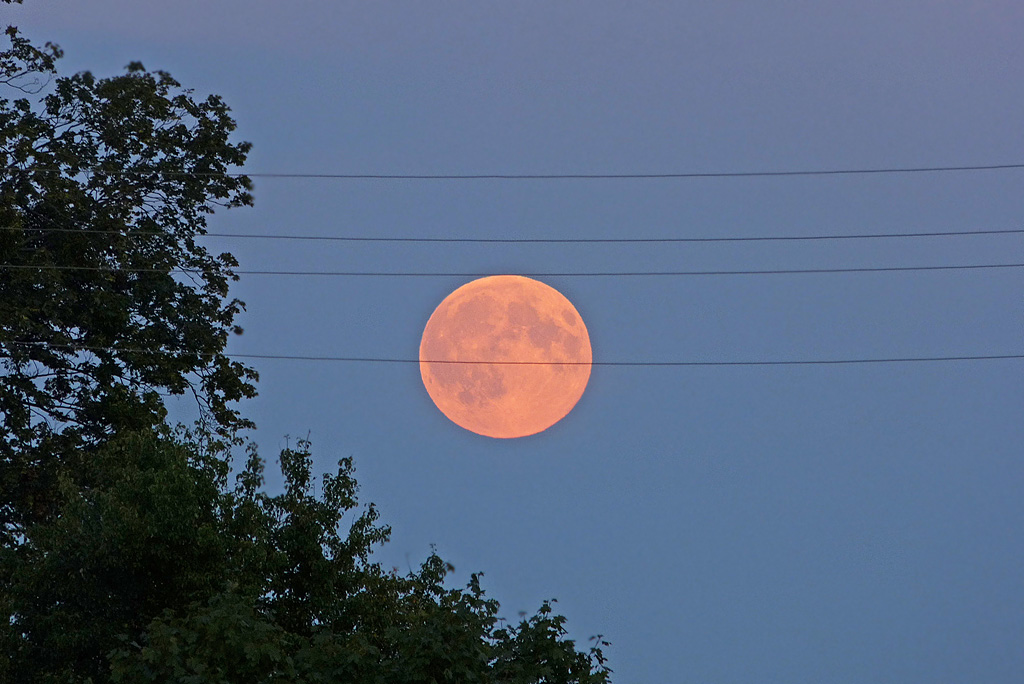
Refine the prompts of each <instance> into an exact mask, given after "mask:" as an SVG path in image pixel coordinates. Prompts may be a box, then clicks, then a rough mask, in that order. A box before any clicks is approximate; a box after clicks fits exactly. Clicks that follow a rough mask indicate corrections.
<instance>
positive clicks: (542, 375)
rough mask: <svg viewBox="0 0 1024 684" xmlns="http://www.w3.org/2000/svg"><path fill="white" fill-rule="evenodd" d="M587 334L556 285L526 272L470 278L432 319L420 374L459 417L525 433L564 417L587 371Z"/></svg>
mask: <svg viewBox="0 0 1024 684" xmlns="http://www.w3.org/2000/svg"><path fill="white" fill-rule="evenodd" d="M591 362H592V352H591V348H590V336H589V335H588V334H587V328H586V326H585V325H584V324H583V319H582V318H581V317H580V314H579V312H578V311H576V308H575V307H574V306H573V305H572V303H571V302H570V301H569V300H568V299H566V298H565V297H564V296H563V295H562V294H561V293H560V292H559V291H558V290H556V289H554V288H553V287H551V286H549V285H545V284H544V283H542V282H539V281H537V280H532V279H530V278H526V277H523V276H515V275H497V276H488V277H486V278H480V279H479V280H474V281H472V282H469V283H466V284H465V285H463V286H462V287H460V288H459V289H457V290H455V292H452V293H451V294H450V295H448V296H447V297H446V298H445V299H444V301H443V302H441V303H440V304H439V305H438V307H437V309H436V310H435V311H434V313H433V314H432V315H431V316H430V320H428V321H427V326H426V328H425V329H424V330H423V339H422V340H421V342H420V375H421V376H422V377H423V384H424V386H426V388H427V393H428V394H429V395H430V398H431V399H433V400H434V403H435V404H436V405H437V407H438V408H439V409H441V412H442V413H444V415H446V416H447V417H448V418H449V419H451V420H452V422H454V423H455V424H457V425H459V426H461V427H463V428H465V429H467V430H470V431H471V432H475V433H477V434H480V435H485V436H487V437H497V438H504V439H508V438H513V437H525V436H527V435H532V434H536V433H538V432H540V431H542V430H546V429H547V428H549V427H551V426H552V425H554V424H555V423H557V422H558V421H559V420H561V419H562V418H564V417H565V416H566V415H567V414H568V413H569V411H571V410H572V408H573V406H575V405H576V402H577V401H579V399H580V397H581V396H583V390H584V389H585V388H586V386H587V380H589V379H590V364H591Z"/></svg>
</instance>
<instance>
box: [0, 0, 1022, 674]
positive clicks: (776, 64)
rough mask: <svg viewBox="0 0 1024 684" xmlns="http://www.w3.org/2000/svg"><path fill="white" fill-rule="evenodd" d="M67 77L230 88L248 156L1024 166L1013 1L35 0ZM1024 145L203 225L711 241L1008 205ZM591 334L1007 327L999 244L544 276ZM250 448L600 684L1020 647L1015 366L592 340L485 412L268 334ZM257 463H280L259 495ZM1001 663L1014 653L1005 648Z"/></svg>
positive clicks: (423, 311) (251, 285) (477, 188)
mask: <svg viewBox="0 0 1024 684" xmlns="http://www.w3.org/2000/svg"><path fill="white" fill-rule="evenodd" d="M3 12H4V19H5V20H6V21H7V22H9V23H15V24H19V25H21V26H22V28H23V29H24V30H26V31H27V32H28V34H29V35H30V37H32V38H33V39H36V40H53V41H55V42H58V43H60V44H61V45H62V46H63V47H64V48H65V50H66V52H67V57H66V59H65V66H64V68H65V69H66V70H69V71H70V70H78V69H90V70H92V71H94V73H96V74H98V75H107V74H114V73H118V72H119V71H120V70H121V69H122V68H123V67H124V65H126V64H127V63H128V62H129V61H132V60H141V61H142V62H143V63H144V64H145V65H146V66H147V67H149V68H151V69H165V70H167V71H170V72H171V73H172V74H173V75H174V76H175V77H177V78H178V79H179V80H180V81H182V82H183V83H184V84H186V85H187V86H190V87H194V88H196V89H197V90H198V91H199V92H215V93H219V94H222V95H223V96H224V97H225V98H226V99H227V101H228V103H229V104H230V105H231V107H232V108H233V110H234V113H235V116H236V118H237V120H238V123H239V139H245V140H250V141H252V142H253V143H254V145H255V147H254V150H253V153H252V155H251V157H250V163H249V164H248V165H247V167H246V168H247V170H249V171H252V172H298V173H408V174H431V173H672V172H702V171H708V172H719V171H757V170H792V169H823V168H858V167H906V166H943V165H975V164H977V165H981V164H1012V163H1021V162H1024V129H1022V127H1021V126H1020V117H1021V112H1024V79H1022V78H1021V74H1022V73H1024V41H1021V40H1020V36H1021V35H1024V5H1021V4H1020V3H1019V2H1017V1H1016V0H1013V1H1010V0H1004V1H992V2H976V3H963V2H953V1H952V0H916V1H915V0H909V1H906V2H898V3H894V2H891V1H888V2H871V1H865V0H860V1H858V2H828V3H821V2H762V3H744V2H714V3H712V2H702V3H685V2H674V3H669V2H646V3H629V4H627V3H610V2H593V1H591V2H562V3H550V2H516V3H504V4H498V3H480V2H473V3H470V2H466V3H455V2H432V3H423V2H373V3H370V2H364V3H352V2H326V1H322V0H321V1H317V0H309V1H306V2H295V3H273V2H266V1H262V0H260V1H256V0H247V1H245V2H242V1H241V0H221V1H219V2H217V3H208V2H200V1H198V0H186V1H179V2H175V3H159V4H157V3H137V2H128V1H127V0H120V1H114V0H96V1H94V2H90V3H88V4H86V3H71V2H66V1H65V2H52V3H42V2H38V1H37V2H33V1H32V0H29V1H28V2H27V3H26V5H25V6H23V7H11V6H4V10H3ZM1022 180H1024V171H1020V170H1016V171H999V172H995V171H993V172H975V173H957V174H953V173H949V174H916V175H878V176H835V177H810V178H808V177H789V178H749V179H702V180H694V179H691V180H616V181H568V180H563V181H515V182H509V181H505V182H501V181H472V182H470V181H466V182H452V181H416V182H413V181H376V182H371V181H337V180H333V181H332V180H282V179H263V180H257V181H256V193H255V194H256V206H255V208H253V209H248V210H241V211H237V212H235V211H233V212H229V213H227V214H222V215H218V216H217V217H215V218H214V219H213V221H212V224H211V226H212V229H214V230H217V231H218V232H239V233H243V232H244V233H267V234H281V233H284V234H303V235H325V236H327V235H354V236H381V237H388V236H395V237H522V238H531V237H532V238H550V237H580V238H591V237H592V238H601V237H705V236H706V237H729V236H762V235H787V236H789V235H792V236H799V235H823V234H827V235H841V234H852V233H894V232H931V231H943V230H946V231H949V230H953V231H955V230H986V229H1012V228H1020V227H1022V224H1021V219H1022V215H1024V193H1022V192H1021V182H1022ZM209 244H210V247H211V249H214V250H217V251H220V250H225V249H226V250H230V251H232V252H233V253H234V254H236V255H237V256H238V258H239V259H240V261H241V263H242V267H243V268H247V269H299V270H394V271H402V270H420V271H422V270H428V271H440V272H444V271H461V272H467V271H468V272H485V273H530V272H538V271H560V272H567V271H600V270H612V271H623V270H625V271H637V270H652V271H656V270H674V271H676V270H748V269H753V270H765V269H787V268H828V267H840V268H841V267H860V266H911V265H940V264H968V263H976V264H981V263H1000V262H1003V263H1008V262H1021V261H1024V259H1022V255H1024V238H1022V237H1021V236H1020V235H1016V236H1013V235H1011V236H975V237H956V238H931V239H915V240H909V239H891V240H864V241H845V240H844V241H831V242H809V243H804V242H784V243H759V242H754V243H715V244H682V245H673V246H664V245H662V246H658V247H652V246H650V245H634V246H615V247H610V246H607V245H604V246H602V245H521V246H512V247H507V246H505V247H495V246H487V245H422V244H359V245H356V244H332V243H286V242H271V241H259V240H248V241H242V240H228V239H213V238H210V239H209ZM464 280H465V279H460V278H431V279H402V278H374V279H371V278H365V279H352V278H348V279H346V278H297V277H269V276H251V277H245V278H243V280H242V281H241V282H240V283H239V284H238V286H237V288H236V290H235V294H236V296H239V297H240V298H242V299H243V300H245V301H246V302H247V304H248V312H247V313H246V314H245V315H244V317H243V318H242V320H241V321H240V323H241V324H242V325H243V326H244V327H245V329H246V332H245V334H244V335H243V336H242V337H239V338H236V339H235V340H233V341H232V349H233V350H234V351H235V352H236V353H268V354H304V355H330V356H393V357H408V358H413V357H415V356H416V353H417V349H418V345H419V339H420V334H421V332H422V329H423V325H424V324H425V323H426V321H427V318H428V317H429V316H430V313H431V312H432V311H433V309H434V307H435V306H436V305H437V304H438V303H439V302H440V301H441V300H442V299H443V298H444V297H445V296H446V295H447V294H448V293H449V292H451V291H452V290H454V289H455V288H457V287H458V286H459V285H461V284H462V283H463V282H464ZM546 282H548V284H550V285H552V286H554V287H556V288H557V289H559V290H560V291H561V292H563V293H564V294H565V295H566V296H567V297H568V298H569V299H570V300H571V301H572V302H573V303H574V304H575V306H576V307H577V309H578V310H579V311H580V313H581V315H582V316H583V317H584V320H585V321H586V323H587V326H588V329H589V331H590V336H591V340H592V343H593V347H594V354H595V359H596V360H604V361H661V360H665V361H732V360H800V359H848V358H873V357H902V356H947V355H975V354H1019V353H1021V352H1022V349H1024V342H1022V339H1021V337H1022V325H1021V322H1022V318H1021V309H1022V305H1021V294H1020V293H1021V290H1022V286H1024V275H1022V273H1021V271H1020V270H1013V269H1007V270H1002V271H963V272H957V271H949V272H920V273H888V274H885V273H879V274H834V275H775V276H733V277H724V276H723V277H699V278H694V277H691V278H607V277H606V278H551V279H547V281H546ZM254 365H255V366H256V367H257V368H258V370H259V371H260V374H261V376H262V380H261V383H260V396H259V398H258V399H256V400H254V401H252V402H250V403H249V404H248V405H247V406H246V407H245V410H246V411H247V413H248V414H249V415H251V416H252V417H253V418H254V419H255V420H256V422H257V423H258V425H259V428H258V430H257V431H256V432H255V433H254V439H255V440H256V441H257V442H258V443H259V444H260V445H261V451H262V453H263V454H264V455H265V456H267V457H268V458H271V459H272V458H273V457H274V455H275V452H276V451H277V449H278V448H279V447H280V446H281V445H283V444H284V442H285V439H284V436H285V435H291V436H292V439H293V440H294V438H295V437H296V436H305V435H306V434H307V432H308V433H310V435H311V437H312V440H313V443H314V451H315V455H316V460H317V464H318V466H319V467H320V468H321V470H329V469H331V467H332V466H331V464H332V463H333V462H334V461H336V460H337V458H339V457H342V456H348V455H352V456H354V457H355V459H356V464H357V468H358V475H359V479H360V482H361V483H362V485H363V489H362V493H363V497H364V500H366V501H374V502H375V503H376V504H377V505H378V506H379V508H380V510H381V512H382V516H383V519H384V521H385V522H387V523H389V524H391V525H392V526H393V528H394V535H393V541H392V543H391V544H389V545H388V546H387V547H385V549H384V550H383V551H382V552H381V553H380V554H379V557H380V558H381V560H382V562H385V563H387V564H390V565H397V566H399V567H403V568H404V567H405V565H406V563H407V558H408V562H411V563H412V564H415V563H417V562H418V561H420V560H422V559H423V558H424V557H425V556H426V554H427V553H429V548H430V546H429V545H430V544H431V543H435V544H436V545H437V548H438V551H439V552H440V553H441V554H442V555H443V556H444V557H446V558H447V559H449V560H451V561H452V562H453V563H454V564H455V566H456V567H457V572H456V573H455V576H454V580H455V581H456V582H458V583H462V582H464V581H465V580H466V579H467V578H468V574H469V573H470V572H472V571H476V570H483V571H484V572H485V585H486V587H487V588H488V590H489V592H490V593H492V594H493V595H494V596H496V597H497V598H499V600H501V602H502V604H503V608H504V614H505V615H506V616H508V617H513V618H514V617H515V616H516V613H517V612H518V611H520V610H525V611H530V612H532V611H533V610H534V609H535V608H536V607H537V606H538V605H539V603H540V601H541V600H542V599H544V598H548V597H557V598H558V599H559V604H558V605H559V608H560V609H561V610H562V611H563V612H564V613H565V614H566V615H567V616H568V618H569V627H570V630H571V633H572V635H573V636H574V637H577V638H579V639H581V640H583V641H585V640H586V638H587V637H588V636H589V635H591V634H595V633H603V634H604V635H605V636H606V637H607V638H608V639H609V640H610V641H612V642H613V647H612V648H611V651H610V655H611V665H612V667H613V668H614V669H615V681H618V682H628V683H632V682H684V683H685V682H694V683H715V684H733V683H735V684H739V683H741V682H757V683H759V684H765V683H768V682H780V683H781V682H786V683H790V682H803V681H807V682H810V681H823V682H824V681H827V682H865V681H871V682H901V683H906V682H935V681H944V682H1009V681H1013V680H1014V679H1015V678H1016V677H1017V676H1019V673H1020V671H1021V670H1022V668H1024V650H1022V649H1021V644H1022V643H1024V592H1022V591H1021V585H1020V568H1021V567H1024V543H1022V541H1021V536H1020V530H1021V529H1022V528H1024V497H1021V496H1020V491H1021V485H1022V484H1024V466H1022V462H1021V448H1020V445H1021V443H1022V442H1024V421H1022V420H1021V413H1022V409H1024V393H1022V390H1021V382H1020V381H1021V368H1022V366H1021V362H1020V361H987V362H970V363H966V362H965V363H934V364H904V365H858V366H820V367H819V366H797V367H767V368H766V367H742V368H715V367H712V368H692V367H690V368H630V367H627V368H617V367H595V368H594V371H593V374H592V377H591V380H590V385H589V387H588V389H587V392H586V393H585V394H584V396H583V398H582V400H581V401H580V403H579V404H578V405H577V407H576V408H575V409H574V411H573V412H572V413H571V414H570V415H569V416H568V417H567V418H566V419H565V420H564V421H562V422H561V423H559V424H557V425H556V426H555V427H553V428H551V429H550V430H548V431H546V432H543V433H541V434H539V435H536V436H533V437H529V438H525V439H521V440H513V441H499V440H492V439H488V438H484V437H479V436H476V435H473V434H471V433H468V432H466V431H464V430H462V429H460V428H458V427H457V426H455V425H453V424H452V423H450V422H449V421H448V420H447V419H445V418H444V416H443V415H442V414H441V413H440V412H439V411H437V409H436V408H434V406H433V404H432V403H431V402H430V399H429V397H428V396H427V394H426V392H425V390H424V388H423V386H422V383H421V381H420V378H419V372H418V370H417V369H416V367H415V366H414V365H393V366H389V365H359V364H342V363H334V364H328V363H320V364H312V363H300V362H286V361H270V360H267V361H260V362H257V363H255V364H254ZM276 485H277V481H276V480H273V481H272V482H271V483H270V486H271V487H274V486H276ZM1014 673H1017V674H1016V675H1014Z"/></svg>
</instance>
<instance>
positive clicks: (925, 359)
mask: <svg viewBox="0 0 1024 684" xmlns="http://www.w3.org/2000/svg"><path fill="white" fill-rule="evenodd" d="M0 344H12V345H19V346H29V347H32V346H35V347H49V348H55V349H66V350H70V351H110V352H121V353H129V354H171V353H173V352H164V351H160V350H152V349H150V350H146V349H118V348H116V347H92V346H82V345H69V344H49V343H46V342H2V341H0ZM200 356H213V354H200ZM226 356H229V357H231V358H237V359H273V360H282V361H315V362H335V363H388V364H418V363H430V364H435V363H436V364H451V365H504V366H553V365H559V366H618V367H652V366H659V367H667V366H672V367H687V366H826V365H829V366H831V365H855V364H873V363H874V364H877V363H929V362H952V361H1002V360H1010V359H1024V354H993V355H974V356H914V357H892V358H874V359H810V360H792V361H592V362H585V361H460V360H448V359H441V360H428V361H425V362H424V361H421V360H420V359H409V358H398V357H371V356H301V355H292V354H226Z"/></svg>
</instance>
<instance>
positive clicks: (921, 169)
mask: <svg viewBox="0 0 1024 684" xmlns="http://www.w3.org/2000/svg"><path fill="white" fill-rule="evenodd" d="M5 169H6V170H8V171H11V170H21V171H30V172H37V173H64V170H63V169H55V168H30V169H21V168H19V167H16V166H7V167H5ZM1009 169H1024V164H980V165H972V166H968V165H961V166H916V167H877V168H858V169H817V170H794V171H723V172H690V173H465V174H433V173H424V174H411V173H409V174H407V173H274V172H271V173H259V172H254V173H243V172H225V171H161V170H159V169H146V170H134V169H109V170H104V169H101V168H99V167H89V168H84V169H80V171H79V172H87V173H93V174H96V175H108V176H126V175H141V176H145V175H158V176H168V177H179V176H180V177H197V178H204V177H214V178H216V177H223V176H228V177H239V176H248V177H249V178H320V179H335V180H651V179H680V178H767V177H785V176H853V175H869V174H896V173H904V174H906V173H940V172H968V171H1003V170H1009Z"/></svg>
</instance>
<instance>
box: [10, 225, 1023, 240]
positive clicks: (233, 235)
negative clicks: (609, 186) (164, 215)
mask: <svg viewBox="0 0 1024 684" xmlns="http://www.w3.org/2000/svg"><path fill="white" fill-rule="evenodd" d="M0 230H8V231H21V230H26V231H29V230H30V231H34V232H40V233H75V234H100V235H109V236H111V237H136V236H139V237H147V236H164V235H167V233H163V232H160V231H130V232H128V233H119V232H115V231H109V230H94V229H78V228H35V227H28V228H21V227H14V226H0ZM1020 234H1024V228H1011V229H1006V230H951V231H932V232H927V233H861V234H854V235H765V236H749V237H656V238H449V237H365V236H348V235H261V234H258V233H203V234H201V235H197V236H196V237H217V238H232V239H239V240H242V239H246V240H306V241H328V242H331V241H333V242H421V243H473V244H607V243H613V244H645V243H676V242H678V243H694V242H776V241H778V242H782V241H811V240H818V241H821V240H869V239H884V238H932V237H952V236H972V235H1020Z"/></svg>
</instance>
